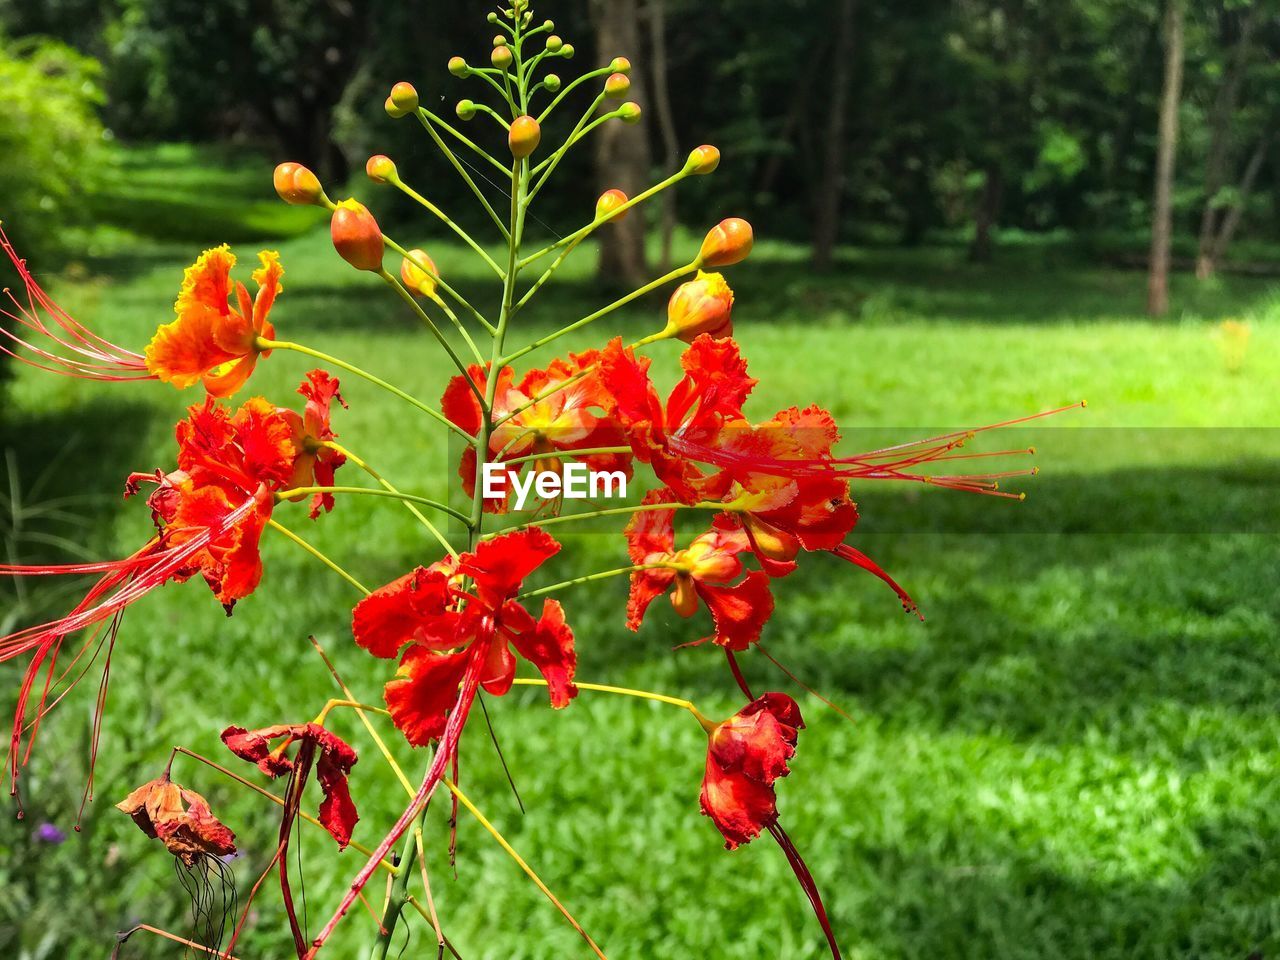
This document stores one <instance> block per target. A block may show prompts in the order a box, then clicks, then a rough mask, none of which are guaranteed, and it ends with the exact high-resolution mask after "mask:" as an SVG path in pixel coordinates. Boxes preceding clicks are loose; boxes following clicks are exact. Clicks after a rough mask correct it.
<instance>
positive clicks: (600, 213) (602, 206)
mask: <svg viewBox="0 0 1280 960" xmlns="http://www.w3.org/2000/svg"><path fill="white" fill-rule="evenodd" d="M626 202H627V195H626V194H625V193H623V192H622V191H621V190H606V191H605V192H604V193H602V194H600V199H599V200H597V201H596V219H597V220H606V219H607V220H608V221H609V222H610V223H617V222H618V221H619V220H623V219H625V218H626V216H627V214H628V213H630V212H631V211H629V210H623V211H622V212H621V213H614V212H613V211H615V210H617V209H618V208H619V207H620V206H622V205H623V204H624V203H626ZM610 214H613V215H612V216H610Z"/></svg>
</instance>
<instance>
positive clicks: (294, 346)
mask: <svg viewBox="0 0 1280 960" xmlns="http://www.w3.org/2000/svg"><path fill="white" fill-rule="evenodd" d="M256 346H257V347H258V349H259V350H292V351H293V352H294V353H301V354H304V355H305V356H308V357H312V358H313V359H316V360H319V361H320V362H321V363H327V364H330V365H331V366H335V367H338V368H339V369H341V370H346V371H347V372H348V373H353V374H355V375H356V376H357V377H362V378H363V379H365V380H368V381H369V382H370V383H372V384H373V385H374V386H377V387H381V388H382V389H383V390H386V391H387V392H388V393H391V394H394V395H395V396H397V397H399V398H400V399H401V400H403V401H404V402H405V403H408V404H412V405H413V406H415V407H417V408H418V409H419V410H421V411H422V412H423V413H425V414H427V415H428V416H431V417H434V418H435V419H436V420H438V421H440V422H441V423H443V424H444V425H445V426H446V427H448V428H449V429H450V430H452V431H453V432H454V433H456V434H458V436H460V437H463V438H464V439H465V440H466V441H467V443H469V444H471V445H472V446H475V442H476V438H475V437H473V436H471V434H469V433H467V431H465V430H463V429H462V428H461V427H460V426H458V425H457V424H456V423H454V422H453V421H451V420H450V419H449V418H448V417H446V416H445V415H444V414H443V413H441V412H440V411H439V410H436V409H435V408H434V407H429V406H427V404H425V403H423V402H422V401H421V400H419V399H418V398H417V397H413V396H410V395H409V394H407V393H405V392H404V391H403V390H401V389H400V388H399V387H393V386H392V385H391V384H389V383H387V381H385V380H383V379H382V378H381V377H378V376H375V375H373V374H372V373H370V372H369V371H368V370H361V369H360V368H359V367H357V366H355V365H354V364H350V363H347V362H346V361H345V360H339V359H338V358H337V357H331V356H330V355H329V354H327V353H321V352H320V351H319V350H313V349H311V347H304V346H303V345H302V344H300V343H293V342H292V341H289V340H268V339H266V338H265V337H258V338H257V341H256Z"/></svg>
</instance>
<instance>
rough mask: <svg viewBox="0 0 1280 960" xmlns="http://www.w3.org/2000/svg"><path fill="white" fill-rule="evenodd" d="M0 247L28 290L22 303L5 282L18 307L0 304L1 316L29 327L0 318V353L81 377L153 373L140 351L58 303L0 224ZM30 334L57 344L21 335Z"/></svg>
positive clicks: (116, 377) (127, 377)
mask: <svg viewBox="0 0 1280 960" xmlns="http://www.w3.org/2000/svg"><path fill="white" fill-rule="evenodd" d="M0 247H3V248H4V252H5V253H6V254H8V255H9V260H10V261H11V262H12V263H13V267H14V269H15V270H17V271H18V276H19V278H20V279H21V280H22V284H23V287H24V288H25V291H26V297H25V299H26V304H25V305H24V304H23V303H21V302H19V300H18V298H17V297H16V296H14V294H13V293H12V291H10V290H9V289H8V288H7V287H6V288H5V291H4V293H5V296H7V297H8V298H9V301H10V302H11V303H12V304H13V307H14V310H15V311H16V312H14V313H10V312H9V311H8V310H5V309H3V308H0V316H3V317H8V318H9V319H10V320H12V321H13V322H14V323H17V324H19V325H21V327H23V328H24V330H26V331H30V333H29V334H27V333H24V334H22V335H20V334H19V333H18V331H16V330H10V329H9V328H8V327H6V326H5V325H4V324H2V323H0V338H3V339H0V353H5V354H8V355H9V356H11V357H13V358H14V359H16V360H21V361H22V362H23V363H25V364H27V365H29V366H32V367H37V368H39V369H41V370H46V371H48V372H50V373H59V374H63V375H65V376H71V377H77V378H78V379H81V380H116V381H118V380H154V379H155V376H154V374H151V373H149V372H148V371H147V362H146V358H145V357H143V356H142V354H140V353H134V352H133V351H132V350H126V349H125V348H124V347H118V346H116V345H115V344H114V343H111V342H110V341H109V340H104V339H103V338H102V337H100V336H98V335H97V334H96V333H94V332H93V331H91V330H89V329H88V328H87V327H85V326H84V325H83V324H81V323H80V322H79V321H78V320H76V319H74V318H73V317H72V316H71V315H70V314H69V313H67V311H65V310H63V309H62V307H60V306H58V304H57V303H55V302H54V300H53V298H52V297H50V296H49V295H48V294H47V293H45V292H44V290H43V289H42V288H41V286H40V284H38V283H37V282H36V279H35V277H33V276H32V275H31V271H30V270H28V269H27V262H26V261H25V260H23V259H22V258H21V257H19V256H18V252H17V251H16V250H15V249H14V248H13V244H11V243H10V242H9V238H8V237H7V236H5V233H4V230H2V229H0ZM31 334H35V335H36V336H37V337H39V338H43V340H46V341H48V342H49V343H48V347H56V348H58V349H48V348H47V347H45V346H40V345H38V344H37V343H33V342H31V341H30V340H27V339H24V336H30V335H31ZM10 344H12V346H10ZM18 348H22V349H25V350H27V351H28V352H29V353H30V354H31V356H27V355H26V354H23V353H18V352H16V350H17V349H18Z"/></svg>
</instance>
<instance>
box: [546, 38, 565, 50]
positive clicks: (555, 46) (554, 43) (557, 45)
mask: <svg viewBox="0 0 1280 960" xmlns="http://www.w3.org/2000/svg"><path fill="white" fill-rule="evenodd" d="M563 47H564V41H563V40H561V39H560V38H559V37H557V36H556V35H555V34H554V33H553V34H552V35H551V36H549V37H547V49H548V50H550V51H551V52H552V53H559V52H560V50H561V48H563Z"/></svg>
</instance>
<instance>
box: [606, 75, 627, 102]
mask: <svg viewBox="0 0 1280 960" xmlns="http://www.w3.org/2000/svg"><path fill="white" fill-rule="evenodd" d="M630 89H631V81H630V80H629V79H628V78H627V75H626V74H625V73H611V74H610V75H609V79H608V80H606V81H605V82H604V95H605V96H606V97H609V98H611V99H613V100H621V99H622V98H623V97H625V96H626V95H627V91H628V90H630Z"/></svg>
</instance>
